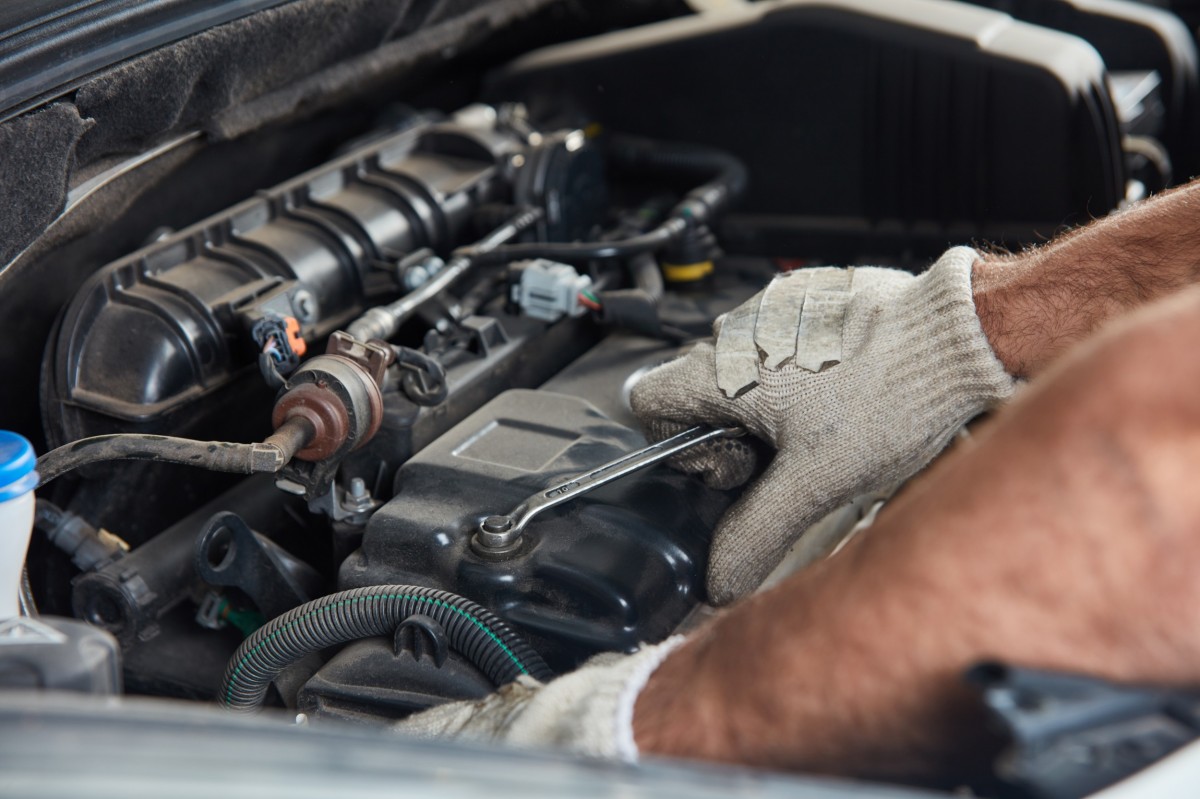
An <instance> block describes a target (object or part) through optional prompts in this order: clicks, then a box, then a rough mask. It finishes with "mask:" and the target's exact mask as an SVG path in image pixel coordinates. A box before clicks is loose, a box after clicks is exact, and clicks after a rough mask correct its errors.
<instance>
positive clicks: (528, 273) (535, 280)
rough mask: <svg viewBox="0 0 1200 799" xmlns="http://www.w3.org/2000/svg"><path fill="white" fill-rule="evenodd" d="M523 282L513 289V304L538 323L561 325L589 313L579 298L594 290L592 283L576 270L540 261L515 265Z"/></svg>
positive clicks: (519, 281)
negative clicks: (570, 318) (538, 321)
mask: <svg viewBox="0 0 1200 799" xmlns="http://www.w3.org/2000/svg"><path fill="white" fill-rule="evenodd" d="M513 266H514V268H516V269H518V270H519V271H520V279H519V280H518V281H517V283H516V284H514V285H513V287H512V301H513V302H514V303H516V304H517V305H518V306H520V308H521V311H522V312H523V313H524V314H525V315H526V316H530V317H533V318H534V319H541V320H543V321H546V322H557V321H558V320H559V319H561V318H563V317H564V316H581V315H583V313H584V311H586V310H587V309H586V308H585V307H584V306H583V304H582V303H581V302H580V301H579V295H580V294H581V293H582V292H584V291H587V290H588V289H590V288H591V287H592V279H591V278H590V277H588V276H587V275H581V274H579V273H578V272H576V271H575V267H573V266H568V265H567V264H560V263H555V262H554V261H547V260H544V259H538V260H536V261H525V262H522V263H516V264H513Z"/></svg>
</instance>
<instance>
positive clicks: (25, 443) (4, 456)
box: [0, 430, 38, 502]
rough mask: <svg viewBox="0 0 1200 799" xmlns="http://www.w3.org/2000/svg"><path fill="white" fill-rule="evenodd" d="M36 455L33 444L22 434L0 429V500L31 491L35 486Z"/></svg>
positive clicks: (36, 480) (5, 500) (36, 479)
mask: <svg viewBox="0 0 1200 799" xmlns="http://www.w3.org/2000/svg"><path fill="white" fill-rule="evenodd" d="M36 466H37V456H36V455H34V453H33V445H32V444H30V443H29V440H28V439H26V438H25V437H24V436H22V435H18V434H17V433H13V432H10V431H8V430H0V502H7V501H8V500H10V499H16V498H17V497H19V496H21V495H22V494H25V493H27V492H29V491H32V490H33V489H34V488H36V487H37V482H38V474H37V472H36V471H34V469H35V467H36Z"/></svg>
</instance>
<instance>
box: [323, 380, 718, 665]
mask: <svg viewBox="0 0 1200 799" xmlns="http://www.w3.org/2000/svg"><path fill="white" fill-rule="evenodd" d="M644 445H645V439H644V438H643V437H642V436H641V434H640V433H638V432H636V431H634V430H631V429H630V428H628V427H625V426H624V425H620V424H617V423H616V422H613V421H612V420H610V419H608V418H607V417H605V416H604V415H603V414H602V413H600V411H598V410H596V409H595V408H594V407H592V406H591V405H590V404H589V403H587V402H586V401H584V400H582V399H578V398H576V397H569V396H564V395H561V394H553V393H550V392H546V391H527V390H516V391H508V392H505V393H504V394H501V395H500V396H498V397H496V398H495V399H494V400H492V401H491V402H490V403H488V404H487V405H485V406H484V407H483V408H481V409H480V410H479V411H477V412H476V413H474V414H473V415H471V416H470V417H468V418H467V419H466V420H465V421H463V422H462V423H461V424H459V425H458V426H456V427H455V428H453V429H452V430H451V431H450V432H448V433H446V434H445V435H444V436H442V437H441V438H440V439H438V440H437V441H435V442H434V443H433V444H431V445H429V446H428V447H426V448H425V449H423V450H422V451H421V452H419V453H418V454H417V455H416V456H415V457H413V458H412V459H411V460H409V461H408V462H407V463H406V464H405V465H404V466H403V467H402V468H401V469H400V472H399V473H398V475H397V477H396V495H395V497H394V498H393V499H392V500H391V501H390V502H388V503H387V504H386V505H384V506H383V507H382V508H380V509H379V510H378V511H376V512H375V514H374V515H373V516H372V518H371V521H370V523H369V524H368V526H367V530H366V533H365V535H364V538H363V544H362V548H361V549H360V550H359V551H358V552H356V553H354V554H353V555H351V556H350V557H349V558H348V559H347V560H346V561H345V562H344V563H343V565H342V568H341V573H340V576H339V585H340V588H342V589H348V588H357V587H361V586H368V585H381V584H388V583H392V584H396V583H408V584H415V585H426V586H433V587H437V588H442V589H445V590H448V591H453V592H455V593H457V594H461V595H463V596H465V597H468V598H470V599H473V600H475V601H476V602H479V603H481V604H483V605H485V606H486V607H488V608H490V609H491V610H492V611H493V612H495V613H497V614H499V615H500V616H502V617H503V618H504V619H506V620H507V621H508V622H510V623H511V624H514V625H516V626H517V627H519V628H521V629H522V630H524V631H525V632H526V633H527V634H528V636H529V640H530V642H531V643H532V644H533V645H534V646H535V647H537V649H538V650H539V651H540V652H541V654H542V655H543V657H545V658H546V660H547V662H548V663H549V664H550V666H551V667H552V668H554V669H556V670H560V671H561V670H565V669H568V668H571V667H574V666H575V665H577V664H578V663H580V662H582V661H583V660H584V659H586V658H587V657H588V656H590V655H592V654H593V653H595V652H600V651H630V650H632V649H633V648H635V647H636V646H637V645H638V644H639V643H641V642H654V641H659V640H662V639H663V638H665V637H666V636H668V635H669V634H670V633H671V632H672V631H673V630H674V629H675V628H676V627H677V626H678V625H679V623H680V622H681V621H682V620H683V618H684V617H685V616H686V615H687V613H688V612H689V611H690V610H691V609H692V608H693V607H695V606H696V605H697V604H698V603H699V602H700V601H701V600H702V599H703V588H704V573H705V567H706V558H707V552H708V544H709V540H710V537H711V535H712V530H713V527H714V525H715V522H716V520H717V519H718V518H719V517H720V514H721V512H722V511H724V509H725V508H726V507H727V506H728V504H729V502H730V496H729V495H728V494H726V493H724V492H717V491H713V490H711V489H708V488H706V487H705V486H704V485H703V483H702V482H701V481H700V480H698V479H697V478H695V477H690V476H687V475H684V474H681V473H679V472H675V471H673V470H671V469H669V468H668V467H666V466H663V465H660V466H657V467H654V468H652V469H649V470H646V471H644V472H640V473H638V474H635V475H631V476H629V477H626V478H624V479H622V480H618V481H616V482H614V483H611V484H609V485H607V486H604V487H603V488H600V489H598V490H596V491H594V492H592V493H590V494H587V495H585V496H583V497H580V498H579V499H576V500H574V501H573V502H568V503H565V504H563V505H560V506H558V507H557V508H552V509H550V510H547V511H545V512H543V513H542V514H541V515H539V516H537V517H536V518H534V519H533V521H531V522H530V523H529V526H528V527H527V528H526V531H525V534H524V545H523V546H522V548H521V549H520V550H519V551H518V552H516V553H514V554H513V555H512V556H510V557H509V558H508V559H506V560H489V559H484V558H482V557H480V556H479V555H477V554H476V553H475V552H474V551H472V549H471V547H470V539H471V536H472V535H473V533H474V531H475V530H476V529H477V526H478V524H479V522H480V521H481V520H482V519H483V518H484V517H486V516H488V515H491V514H494V513H507V512H509V511H510V510H512V509H513V508H514V507H515V506H516V505H518V504H519V503H520V502H521V501H522V500H524V499H525V498H526V497H528V496H529V495H530V494H532V493H534V492H535V491H538V490H541V489H543V488H546V487H547V486H548V485H550V484H552V483H554V482H556V481H560V480H562V479H564V478H567V477H570V476H572V475H574V474H578V473H582V472H586V471H588V470H590V469H593V468H595V467H596V466H598V465H600V464H602V463H605V462H607V461H609V460H612V459H614V458H616V457H618V456H620V455H623V454H626V453H628V452H630V451H632V450H634V449H637V448H638V447H642V446H644Z"/></svg>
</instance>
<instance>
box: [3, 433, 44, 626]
mask: <svg viewBox="0 0 1200 799" xmlns="http://www.w3.org/2000/svg"><path fill="white" fill-rule="evenodd" d="M36 465H37V457H36V456H35V455H34V454H33V445H32V444H30V443H29V441H27V440H26V439H25V438H24V437H23V436H19V435H17V434H16V433H11V432H9V431H7V430H0V620H3V619H10V618H12V617H13V616H16V615H17V614H18V613H19V604H18V601H17V592H18V588H19V586H20V584H21V570H22V568H23V567H24V565H25V551H26V550H27V549H28V548H29V536H30V533H31V532H32V531H33V503H34V500H33V489H34V488H35V487H36V486H37V481H38V476H37V472H36V471H34V467H35V466H36Z"/></svg>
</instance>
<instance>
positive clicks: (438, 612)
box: [220, 585, 554, 712]
mask: <svg viewBox="0 0 1200 799" xmlns="http://www.w3.org/2000/svg"><path fill="white" fill-rule="evenodd" d="M414 614H423V615H426V616H429V617H431V618H433V619H434V620H436V621H437V622H438V623H439V624H441V625H442V627H443V628H444V629H445V630H446V638H447V640H448V643H449V644H450V646H451V648H453V649H454V650H455V651H457V652H459V653H460V654H462V655H463V656H464V657H466V658H467V659H468V660H469V661H470V662H471V663H472V664H474V665H475V666H476V667H477V668H478V669H479V670H480V671H482V672H483V673H484V674H486V675H487V677H488V679H490V680H491V681H492V682H493V683H495V684H496V685H497V686H500V685H504V684H506V683H509V682H512V681H513V680H515V679H516V678H517V677H519V676H520V675H522V674H528V675H529V676H531V677H534V678H535V679H538V680H542V681H545V680H549V679H550V678H552V677H553V676H554V675H553V673H552V672H551V671H550V669H549V667H548V666H546V663H545V662H544V661H543V660H542V658H541V656H540V655H538V654H537V652H535V651H534V650H533V648H532V647H531V646H530V645H529V644H528V643H526V642H525V641H524V640H523V639H522V638H521V637H520V636H519V635H518V634H517V633H516V632H514V631H513V629H512V628H511V627H509V626H508V625H507V624H505V623H504V622H503V621H501V620H500V619H499V618H497V617H496V616H495V614H493V613H491V612H490V611H488V610H487V609H486V608H484V607H483V606H481V605H478V604H476V603H474V602H472V601H470V600H469V599H465V598H463V597H461V596H458V595H457V594H451V593H450V592H448V591H438V590H436V589H432V588H422V587H419V586H413V585H380V586H373V587H370V588H357V589H354V590H352V591H342V592H340V593H336V594H330V595H329V596H325V597H322V598H320V599H316V600H313V601H312V602H307V603H305V604H303V605H300V606H299V607H297V608H294V609H292V610H290V611H288V612H287V613H285V614H284V615H282V616H280V617H278V618H276V619H274V620H272V621H270V622H268V623H267V624H266V625H265V626H263V627H261V628H259V629H258V630H257V631H256V632H255V633H254V634H253V635H252V636H250V637H249V638H247V639H246V640H245V641H243V642H242V645H241V646H240V647H238V650H237V652H236V653H234V656H233V658H232V659H231V660H230V661H229V666H228V668H227V669H226V672H225V679H224V682H223V685H222V687H221V694H220V701H221V704H222V705H224V706H225V707H227V708H230V709H231V710H238V711H243V712H249V711H253V710H255V709H257V708H258V707H259V706H260V705H261V704H262V702H263V699H264V697H265V696H266V693H267V687H268V686H269V685H270V684H271V681H272V680H273V679H274V678H275V676H276V675H278V674H279V672H281V671H282V670H283V669H284V668H286V667H287V666H289V665H290V664H292V663H295V662H296V661H297V660H299V659H300V658H302V657H304V656H305V655H308V654H311V653H313V652H319V651H320V650H322V649H325V648H327V647H331V646H336V645H338V644H344V643H347V642H349V641H354V640H357V639H361V638H371V637H374V636H379V635H391V634H392V633H393V632H394V631H395V630H396V628H397V627H398V626H399V625H400V623H401V622H403V621H404V620H405V619H407V618H408V617H409V616H412V615H414Z"/></svg>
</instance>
